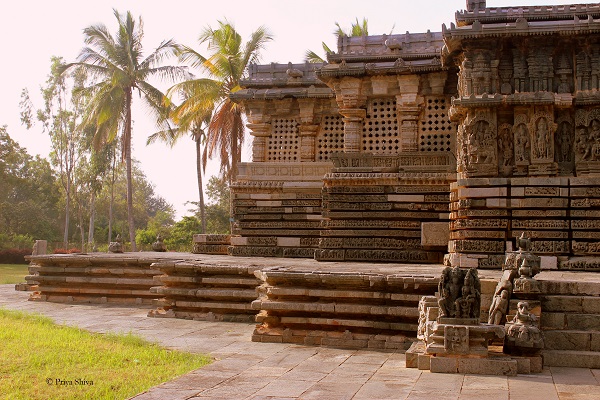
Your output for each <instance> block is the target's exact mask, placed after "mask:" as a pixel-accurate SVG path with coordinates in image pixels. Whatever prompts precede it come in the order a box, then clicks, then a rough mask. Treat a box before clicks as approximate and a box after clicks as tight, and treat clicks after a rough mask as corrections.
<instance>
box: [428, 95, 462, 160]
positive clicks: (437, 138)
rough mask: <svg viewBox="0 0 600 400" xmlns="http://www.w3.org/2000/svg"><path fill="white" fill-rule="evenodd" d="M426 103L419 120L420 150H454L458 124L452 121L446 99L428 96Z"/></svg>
mask: <svg viewBox="0 0 600 400" xmlns="http://www.w3.org/2000/svg"><path fill="white" fill-rule="evenodd" d="M425 104H426V106H425V113H424V115H423V117H422V118H421V120H420V121H419V151H435V152H439V151H444V152H447V151H453V150H454V138H455V137H456V124H454V123H452V122H450V118H449V117H448V104H447V103H446V99H445V98H443V97H440V98H427V99H426V102H425Z"/></svg>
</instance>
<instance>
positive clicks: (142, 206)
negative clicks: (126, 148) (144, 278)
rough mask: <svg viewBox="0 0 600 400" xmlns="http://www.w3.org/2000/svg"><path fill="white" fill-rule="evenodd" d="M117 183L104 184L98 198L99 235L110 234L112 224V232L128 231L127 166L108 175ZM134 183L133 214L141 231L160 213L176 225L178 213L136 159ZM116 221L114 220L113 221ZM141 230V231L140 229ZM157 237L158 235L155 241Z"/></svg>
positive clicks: (133, 175) (97, 230) (97, 224)
mask: <svg viewBox="0 0 600 400" xmlns="http://www.w3.org/2000/svg"><path fill="white" fill-rule="evenodd" d="M113 172H114V179H115V182H114V185H108V184H107V185H103V186H102V188H101V190H100V192H99V193H98V196H97V198H96V210H97V218H96V223H95V234H94V235H95V236H102V237H107V236H108V230H109V227H110V229H112V232H111V233H114V235H116V234H121V236H123V235H124V234H125V233H126V232H127V227H128V223H127V217H128V212H127V209H128V206H127V197H126V190H125V189H126V186H127V178H126V174H125V170H124V169H122V168H121V169H117V170H115V171H111V173H110V174H108V177H107V179H113V178H112V177H111V175H112V174H113ZM132 181H133V182H132V183H133V217H134V223H135V225H136V226H139V227H140V229H138V231H139V230H145V229H146V228H147V227H148V226H149V224H150V223H151V222H150V221H152V220H153V219H154V220H156V218H155V217H156V216H157V215H159V214H162V215H166V216H167V217H165V218H163V219H162V220H163V221H164V220H166V221H169V222H168V224H167V225H170V224H173V222H174V215H175V212H174V210H173V207H172V206H171V205H170V204H169V203H167V201H166V200H165V199H164V198H162V197H161V196H160V195H159V194H157V193H156V191H155V189H154V185H152V183H151V182H149V181H148V179H147V178H146V176H145V175H144V173H143V172H142V171H141V170H140V169H139V168H138V166H137V163H136V162H135V160H134V161H133V168H132ZM111 204H112V210H113V211H112V220H110V219H109V217H108V216H109V210H110V209H111ZM111 221H112V222H111ZM136 232H137V231H136ZM155 240H156V234H154V236H153V239H152V242H154V241H155Z"/></svg>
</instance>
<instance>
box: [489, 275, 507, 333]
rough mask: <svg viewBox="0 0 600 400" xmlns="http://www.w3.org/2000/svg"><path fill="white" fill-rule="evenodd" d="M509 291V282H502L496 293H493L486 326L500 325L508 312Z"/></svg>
mask: <svg viewBox="0 0 600 400" xmlns="http://www.w3.org/2000/svg"><path fill="white" fill-rule="evenodd" d="M507 284H508V285H507ZM511 289H512V284H511V283H510V281H504V282H500V283H499V284H498V287H497V288H496V292H495V293H494V300H493V301H492V305H491V307H490V315H489V318H488V324H493V325H500V324H501V323H502V319H503V318H504V317H505V316H506V312H507V310H508V303H509V301H510V291H511Z"/></svg>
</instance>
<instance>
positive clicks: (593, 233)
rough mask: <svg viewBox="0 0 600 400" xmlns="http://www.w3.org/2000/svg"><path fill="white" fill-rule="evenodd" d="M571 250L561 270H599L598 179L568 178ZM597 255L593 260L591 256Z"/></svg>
mask: <svg viewBox="0 0 600 400" xmlns="http://www.w3.org/2000/svg"><path fill="white" fill-rule="evenodd" d="M570 217H571V239H572V241H571V249H572V252H573V254H574V255H575V257H573V258H572V259H570V260H569V261H568V262H562V263H561V264H560V267H561V268H562V269H573V270H578V269H586V270H588V271H589V270H593V271H600V261H599V260H598V259H595V260H594V259H593V258H596V257H597V256H598V255H600V179H599V178H590V177H586V178H570ZM594 256H596V257H594Z"/></svg>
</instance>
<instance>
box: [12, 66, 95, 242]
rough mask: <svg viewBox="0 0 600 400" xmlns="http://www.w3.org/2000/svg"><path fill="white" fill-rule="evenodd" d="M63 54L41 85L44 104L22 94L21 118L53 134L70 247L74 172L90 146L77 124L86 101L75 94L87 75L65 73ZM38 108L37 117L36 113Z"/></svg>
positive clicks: (65, 235) (53, 153)
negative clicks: (36, 123) (36, 106)
mask: <svg viewBox="0 0 600 400" xmlns="http://www.w3.org/2000/svg"><path fill="white" fill-rule="evenodd" d="M62 65H63V60H62V58H61V57H56V56H53V57H52V58H51V63H50V74H49V75H48V78H47V80H46V84H45V86H43V87H42V88H41V93H42V97H43V99H44V106H43V107H42V108H41V109H37V110H36V109H35V107H34V106H33V104H32V103H31V100H30V98H29V94H28V91H27V89H24V90H23V92H22V93H21V98H22V99H21V103H20V105H21V121H22V122H23V123H24V124H25V125H26V127H27V129H31V127H32V126H33V125H34V124H35V120H37V121H39V122H41V124H42V126H43V130H44V132H46V133H48V134H49V135H50V140H51V143H52V149H51V152H50V159H51V161H52V164H53V165H54V166H55V167H56V168H57V169H58V174H59V177H60V182H61V184H62V188H63V191H64V193H65V202H64V203H65V219H64V231H63V245H64V247H65V248H67V245H68V241H69V227H70V217H71V211H72V210H71V200H72V198H73V195H74V193H77V192H78V188H77V187H76V186H73V183H74V174H75V170H76V168H77V165H78V163H79V162H80V159H81V158H82V156H83V153H84V152H86V151H87V149H86V148H85V147H84V146H82V136H83V130H82V129H80V128H79V127H78V125H79V123H80V122H81V116H82V114H83V103H82V101H81V100H82V99H81V97H80V96H78V95H77V94H75V92H76V90H77V86H80V85H82V84H83V81H84V80H85V76H83V75H81V74H79V75H74V74H70V75H67V74H62V70H61V67H62ZM34 111H35V114H36V116H35V118H34V117H33V113H34Z"/></svg>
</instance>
